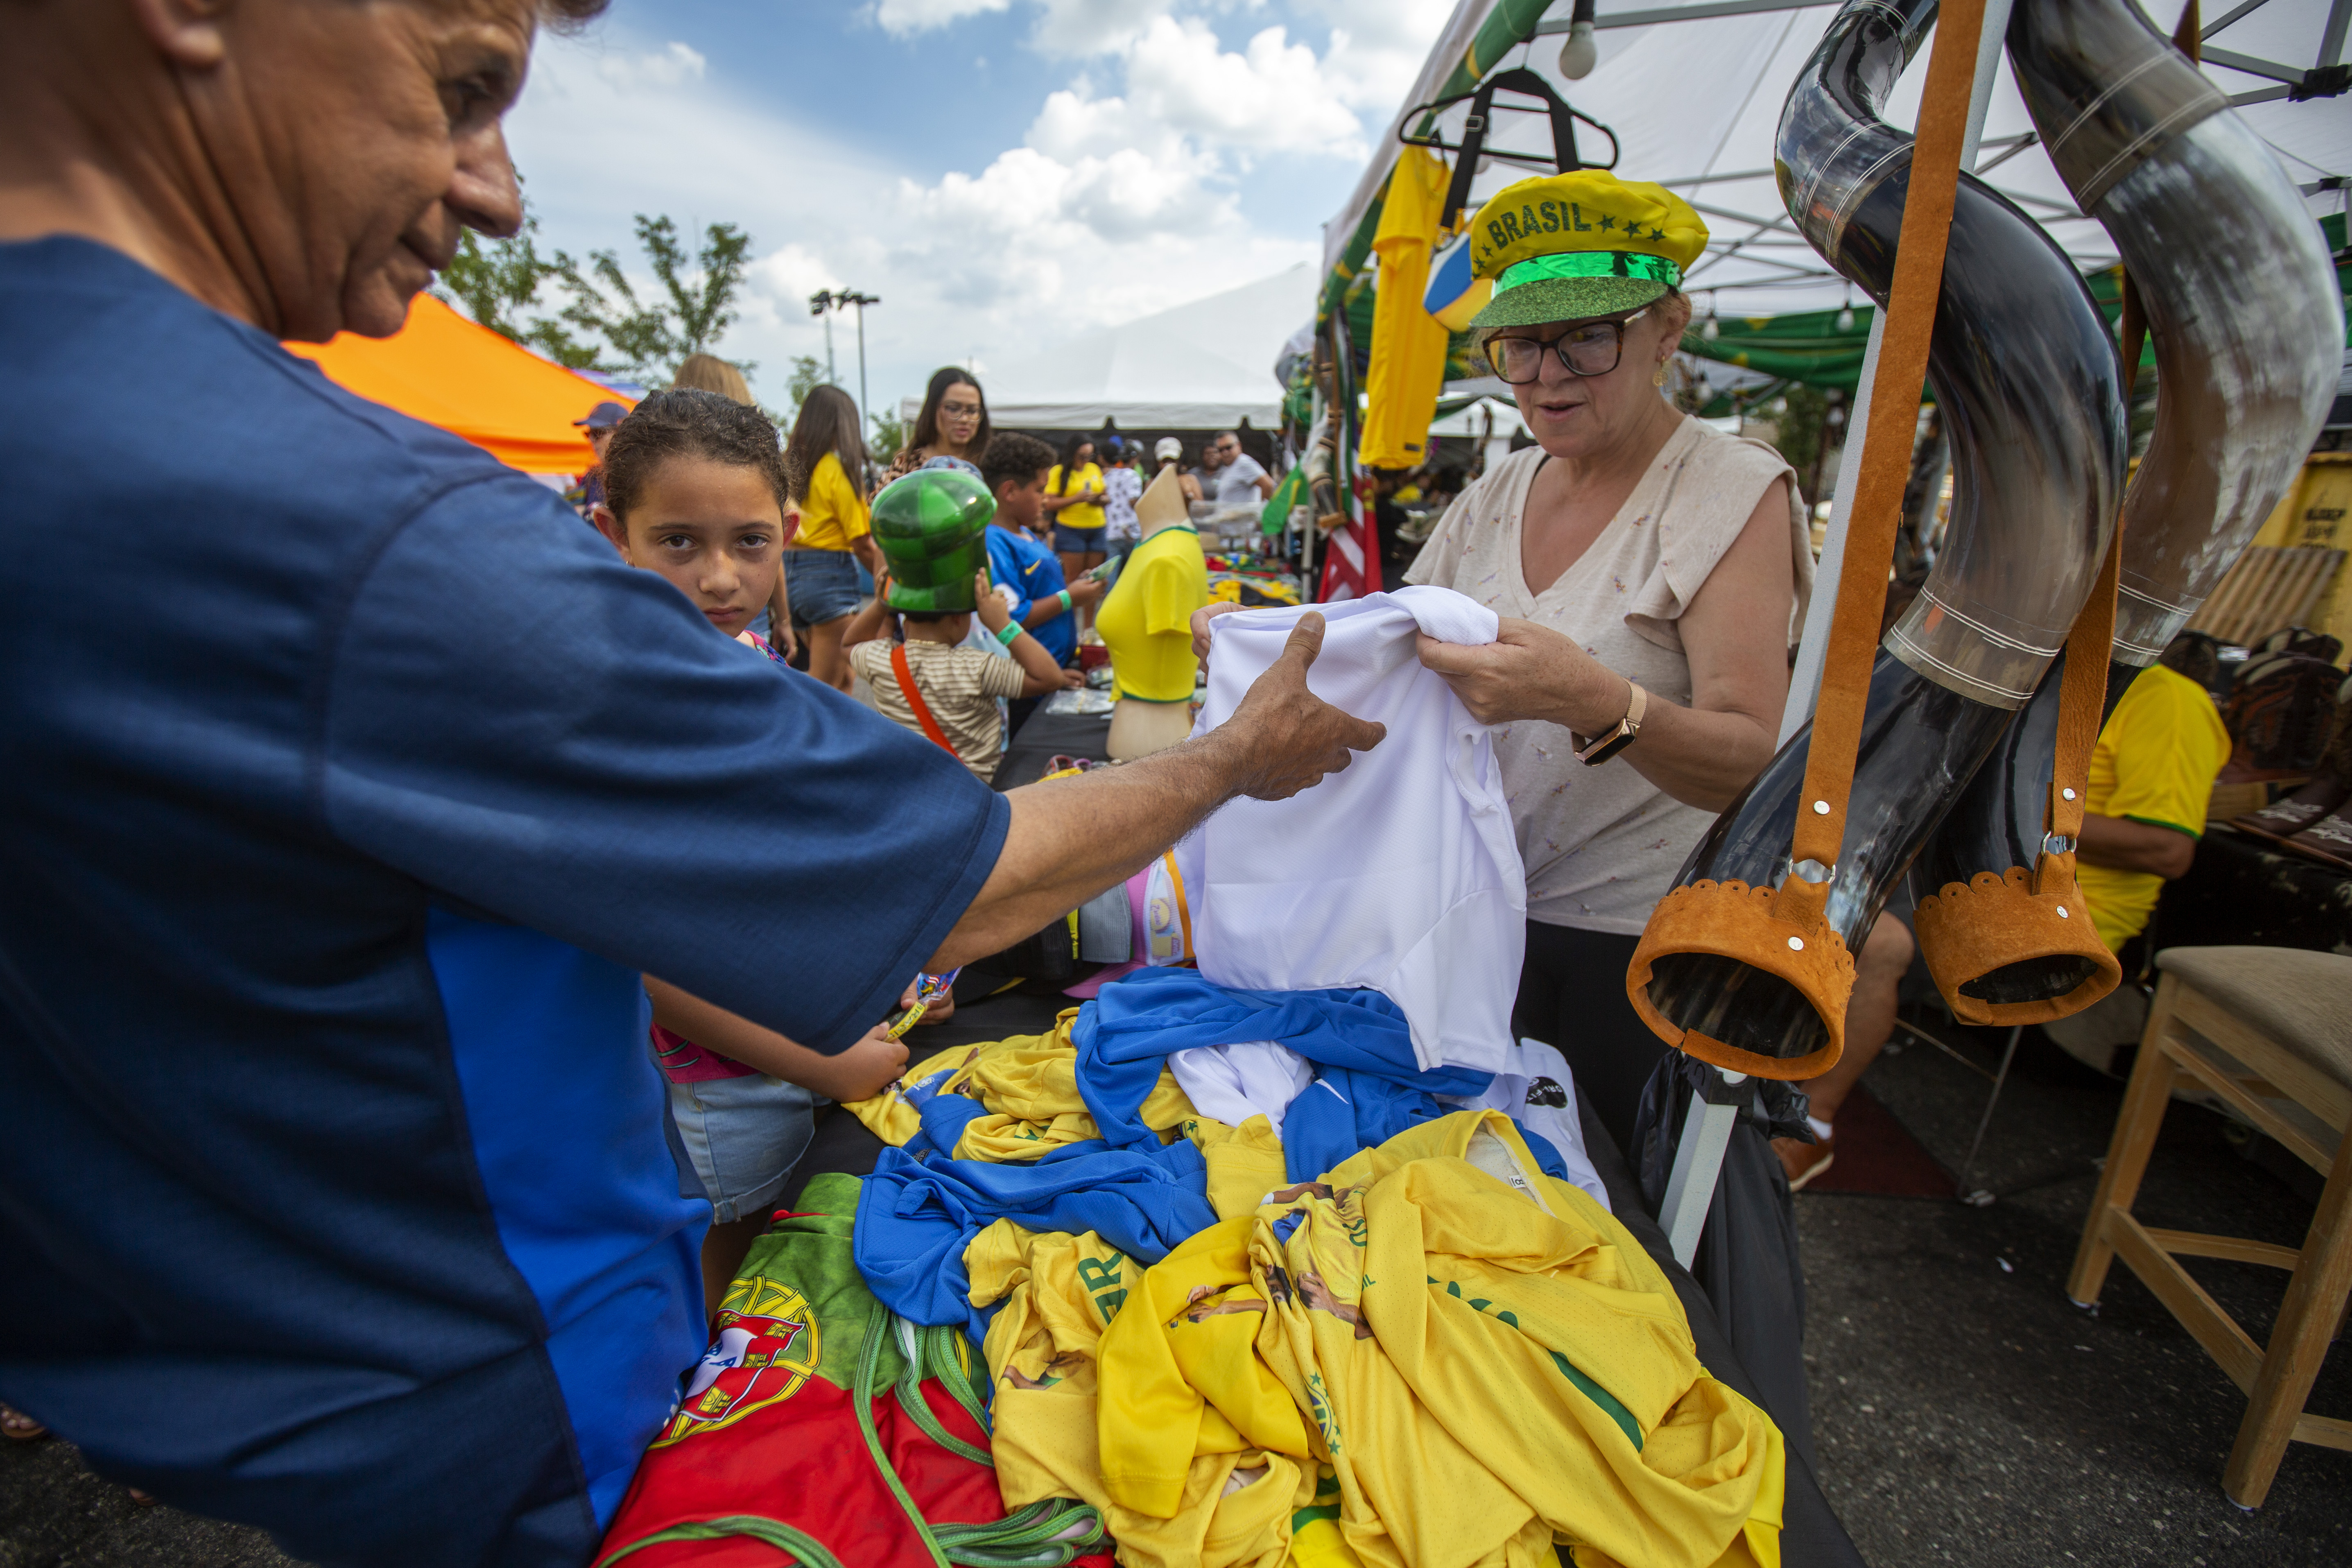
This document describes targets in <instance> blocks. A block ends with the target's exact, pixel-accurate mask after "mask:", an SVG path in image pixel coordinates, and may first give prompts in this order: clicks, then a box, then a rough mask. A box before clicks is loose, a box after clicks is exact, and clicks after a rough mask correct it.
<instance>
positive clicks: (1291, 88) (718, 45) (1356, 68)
mask: <svg viewBox="0 0 2352 1568" xmlns="http://www.w3.org/2000/svg"><path fill="white" fill-rule="evenodd" d="M1452 9H1453V6H1452V4H1451V0H868V3H866V4H862V5H861V4H838V5H835V4H820V3H817V0H661V3H660V4H655V3H653V0H616V3H615V4H614V5H613V7H612V9H611V11H610V12H608V13H607V15H606V16H605V17H604V20H603V21H601V22H599V23H597V24H596V25H595V26H593V28H592V29H591V30H590V31H589V32H588V33H587V34H586V36H584V37H577V38H546V39H543V40H542V41H541V45H540V47H539V49H538V51H537V54H536V57H535V58H534V61H533V66H532V73H531V79H530V86H529V87H528V89H526V91H525V92H524V95H523V98H522V101H521V103H520V105H519V106H518V108H517V109H516V110H515V111H514V112H513V114H512V115H511V116H509V121H508V127H509V138H510V140H511V142H512V145H513V148H514V153H515V161H516V163H517V165H518V166H519V167H520V169H521V171H522V174H523V177H524V180H525V182H526V188H527V190H528V193H529V195H530V201H531V205H532V207H533V209H534V211H535V212H536V213H537V214H538V215H539V217H540V220H541V227H542V231H543V233H544V236H545V237H546V238H548V239H549V240H551V242H552V243H554V244H556V245H559V246H562V247H565V248H567V249H570V250H572V252H574V253H575V254H577V253H579V252H581V251H583V250H586V249H590V248H596V247H608V246H609V247H619V248H620V249H621V251H622V253H623V257H624V259H625V261H626V260H628V259H630V258H631V257H632V255H633V241H632V239H631V237H630V227H629V223H630V216H631V215H632V214H633V213H638V212H645V213H667V214H668V215H670V216H673V217H675V218H676V219H677V221H678V223H679V224H680V226H694V227H699V226H701V225H703V224H706V223H710V222H731V223H736V224H740V225H741V226H743V227H744V228H745V229H747V230H748V231H749V232H750V233H751V236H752V237H753V241H754V247H753V250H754V255H755V256H756V257H757V258H758V259H757V262H756V264H755V265H754V267H753V268H752V271H751V280H750V283H749V286H748V288H747V289H746V293H745V298H744V300H743V301H742V306H741V309H742V320H741V321H740V322H739V323H738V324H737V326H736V327H735V329H734V330H733V331H732V333H731V334H730V336H729V337H728V338H727V340H726V341H725V342H724V343H723V344H722V345H721V347H722V351H723V352H724V353H727V354H728V355H729V356H730V357H731V358H738V359H749V360H756V361H758V362H759V364H758V367H757V369H755V370H754V371H753V373H752V379H753V383H754V384H755V386H756V387H758V388H759V389H760V390H761V394H762V395H763V398H764V400H766V401H768V402H770V403H771V404H781V403H782V401H783V396H782V389H783V381H784V376H785V374H786V373H787V371H788V368H789V361H790V359H791V358H792V356H793V355H794V354H801V353H814V354H818V355H822V354H823V353H824V335H823V329H822V327H821V326H820V325H819V324H818V323H816V322H815V321H813V320H812V319H811V318H810V316H809V313H808V307H807V304H806V300H807V297H808V296H809V295H810V294H811V293H813V292H814V291H815V290H816V289H823V288H828V287H830V288H843V287H851V288H857V289H864V290H865V291H866V292H867V293H870V294H876V295H879V296H880V297H881V299H882V300H883V303H882V304H881V305H880V306H878V307H877V308H875V309H874V310H871V311H869V312H868V314H867V318H866V353H867V360H868V364H869V367H870V371H871V375H872V400H873V403H874V405H876V406H877V407H887V406H888V405H890V404H891V403H892V402H894V401H895V400H896V399H897V398H898V397H899V396H900V395H906V394H910V393H914V392H918V391H919V390H920V388H921V385H922V381H923V378H924V377H925V376H926V375H927V374H929V372H930V371H931V370H932V369H933V368H935V367H936V366H938V365H940V364H941V363H947V362H949V361H959V362H964V361H975V360H976V361H977V362H978V363H979V364H980V365H981V366H982V369H983V370H985V368H986V366H987V365H988V364H989V363H990V362H991V361H994V362H996V363H1010V362H1011V361H1013V360H1014V359H1017V358H1020V357H1022V356H1024V354H1026V353H1031V352H1034V351H1035V350H1037V349H1039V348H1043V347H1046V346H1049V345H1050V344H1052V343H1053V342H1055V340H1057V339H1059V338H1063V337H1066V336H1068V335H1070V334H1072V333H1074V332H1076V331H1083V330H1085V329H1087V328H1088V327H1094V326H1098V325H1102V324H1106V323H1108V322H1114V321H1124V320H1127V319H1129V318H1131V317H1134V316H1138V315H1141V314H1145V313H1147V312H1149V311H1150V310H1157V309H1160V308H1162V307H1165V306H1169V305H1174V304H1179V303H1181V302H1183V301H1185V300H1193V299H1198V298H1200V297H1202V296H1203V295H1206V294H1212V293H1214V292H1217V291H1218V290H1220V289H1228V288H1232V287H1234V286H1235V285H1238V284H1241V283H1245V282H1249V281H1252V280H1254V279H1259V278H1263V277H1265V276H1267V275H1268V274H1270V273H1274V272H1276V271H1279V270H1281V269H1282V268H1286V267H1288V266H1290V265H1292V264H1294V263H1297V262H1299V261H1302V260H1310V259H1315V258H1318V257H1319V254H1320V234H1321V224H1322V221H1323V220H1324V218H1326V217H1327V216H1329V215H1330V214H1331V213H1332V212H1333V211H1334V210H1336V209H1337V208H1338V207H1339V205H1340V204H1341V203H1342V202H1343V201H1344V200H1345V199H1346V197H1347V195H1348V193H1349V189H1350V188H1351V187H1352V186H1353V184H1354V183H1355V181H1356V178H1357V176H1358V175H1359V174H1360V172H1361V170H1362V168H1363V165H1364V162H1365V160H1366V158H1367V156H1368V155H1369V152H1370V143H1371V142H1373V141H1374V140H1376V139H1377V138H1378V137H1379V136H1380V135H1381V132H1382V131H1383V130H1384V129H1385V127H1386V125H1387V123H1388V121H1389V119H1390V117H1391V115H1392V114H1393V113H1394V112H1395V110H1396V109H1397V107H1398V104H1399V102H1400V100H1402V97H1403V95H1404V93H1405V92H1406V91H1407V89H1410V87H1411V86H1412V78H1413V75H1414V73H1415V71H1416V70H1417V69H1418V68H1419V66H1420V64H1421V60H1422V58H1423V55H1424V54H1425V53H1426V52H1427V50H1428V48H1429V46H1430V42H1431V40H1432V39H1433V37H1435V36H1436V34H1437V32H1438V30H1439V28H1440V27H1441V26H1443V25H1444V20H1445V18H1446V16H1447V15H1448V14H1449V13H1450V12H1451V11H1452ZM848 328H849V321H848V319H847V318H844V319H843V321H841V322H840V323H839V325H838V326H837V327H836V329H835V330H836V333H837V337H836V346H835V353H836V363H837V364H838V367H839V370H840V373H841V376H842V379H843V380H844V381H845V383H848V384H850V385H851V386H852V388H853V390H854V389H855V384H856V350H855V338H854V336H853V335H852V333H851V332H850V331H849V330H848Z"/></svg>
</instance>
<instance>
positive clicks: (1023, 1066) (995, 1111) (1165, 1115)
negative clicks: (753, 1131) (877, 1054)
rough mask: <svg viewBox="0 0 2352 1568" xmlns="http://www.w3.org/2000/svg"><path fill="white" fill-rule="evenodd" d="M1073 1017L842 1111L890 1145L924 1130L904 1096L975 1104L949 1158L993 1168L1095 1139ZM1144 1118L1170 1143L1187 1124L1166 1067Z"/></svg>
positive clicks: (926, 1068) (966, 1050)
mask: <svg viewBox="0 0 2352 1568" xmlns="http://www.w3.org/2000/svg"><path fill="white" fill-rule="evenodd" d="M1077 1018H1078V1010H1077V1009H1076V1007H1070V1008H1066V1009H1064V1011H1063V1012H1062V1014H1061V1015H1060V1016H1058V1017H1057V1018H1055V1021H1054V1027H1053V1029H1052V1031H1051V1032H1050V1033H1047V1034H1043V1035H1015V1036H1013V1037H1011V1038H1009V1039H1003V1040H992V1041H990V1042H989V1043H988V1044H986V1045H980V1046H964V1047H959V1048H957V1049H954V1050H948V1051H942V1052H940V1054H939V1055H938V1056H935V1057H933V1058H930V1059H929V1061H927V1062H924V1063H923V1064H922V1065H921V1066H919V1067H918V1068H916V1069H915V1070H914V1071H912V1072H910V1073H908V1075H907V1076H906V1077H905V1078H903V1079H899V1080H898V1082H897V1083H894V1084H892V1085H891V1086H890V1087H889V1088H887V1089H884V1090H883V1091H882V1092H881V1093H880V1094H877V1095H876V1096H874V1097H873V1098H872V1099H871V1100H851V1101H849V1102H847V1103H846V1104H845V1106H844V1107H843V1109H844V1110H847V1111H849V1112H850V1114H852V1115H854V1116H856V1118H857V1120H858V1121H863V1122H864V1123H866V1128H867V1130H868V1131H871V1132H872V1133H873V1134H874V1135H875V1136H876V1137H877V1138H879V1139H881V1140H882V1142H885V1143H888V1144H890V1145H892V1146H893V1147H896V1146H897V1145H898V1144H901V1143H904V1142H907V1141H908V1139H910V1138H912V1137H914V1135H915V1134H916V1133H918V1132H919V1131H922V1130H923V1119H922V1116H921V1114H920V1113H919V1112H918V1111H917V1110H916V1109H915V1107H914V1104H913V1103H912V1102H911V1101H910V1100H908V1098H907V1096H908V1090H910V1089H921V1088H924V1087H927V1086H933V1085H936V1086H937V1088H938V1091H939V1092H940V1093H941V1094H960V1095H961V1096H963V1097H964V1098H965V1099H967V1100H978V1101H979V1102H980V1103H981V1105H982V1107H984V1108H985V1109H986V1110H987V1111H988V1113H989V1114H987V1115H985V1116H982V1117H980V1118H978V1119H976V1120H975V1121H973V1122H972V1123H971V1125H970V1126H969V1127H967V1128H965V1129H964V1132H963V1136H962V1137H961V1139H959V1140H957V1142H956V1146H955V1147H954V1148H953V1149H950V1150H949V1151H948V1155H949V1158H950V1159H956V1160H985V1161H987V1162H989V1163H992V1164H1001V1165H1002V1164H1020V1163H1025V1162H1027V1161H1031V1160H1035V1159H1038V1158H1041V1157H1042V1156H1044V1155H1045V1153H1047V1152H1049V1151H1051V1150H1054V1149H1056V1148H1059V1147H1060V1146H1061V1145H1063V1144H1065V1143H1083V1142H1086V1141H1087V1139H1089V1138H1099V1137H1101V1136H1102V1132H1101V1131H1100V1130H1099V1129H1097V1127H1096V1126H1095V1119H1094V1118H1093V1117H1092V1116H1091V1115H1089V1114H1087V1102H1086V1100H1084V1099H1082V1098H1081V1097H1080V1096H1079V1094H1078V1049H1077V1047H1076V1046H1074V1045H1072V1044H1071V1043H1070V1027H1071V1026H1072V1025H1074V1024H1076V1022H1077ZM1142 1116H1143V1124H1144V1125H1145V1126H1146V1127H1149V1128H1150V1129H1151V1130H1152V1131H1155V1132H1158V1133H1159V1134H1160V1136H1161V1138H1162V1139H1163V1140H1164V1141H1166V1142H1174V1141H1175V1140H1176V1138H1177V1137H1178V1136H1179V1135H1180V1134H1181V1131H1182V1129H1183V1126H1184V1123H1185V1122H1186V1121H1191V1120H1192V1101H1191V1100H1187V1099H1186V1098H1185V1097H1184V1091H1183V1090H1182V1089H1179V1088H1178V1087H1177V1086H1176V1079H1175V1075H1174V1074H1172V1073H1171V1072H1170V1071H1169V1070H1168V1069H1167V1068H1160V1082H1159V1083H1158V1084H1157V1085H1155V1086H1154V1087H1153V1089H1152V1090H1151V1092H1150V1094H1149V1095H1147V1096H1145V1098H1144V1101H1143V1111H1142Z"/></svg>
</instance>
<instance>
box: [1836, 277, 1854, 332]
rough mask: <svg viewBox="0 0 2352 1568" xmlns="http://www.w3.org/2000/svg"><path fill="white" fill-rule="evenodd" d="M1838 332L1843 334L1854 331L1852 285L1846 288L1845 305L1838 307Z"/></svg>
mask: <svg viewBox="0 0 2352 1568" xmlns="http://www.w3.org/2000/svg"><path fill="white" fill-rule="evenodd" d="M1837 330H1838V331H1841V332H1850V331H1853V284H1851V283H1849V284H1847V285H1846V286H1845V303H1844V304H1843V305H1841V306H1839V307H1838V313H1837Z"/></svg>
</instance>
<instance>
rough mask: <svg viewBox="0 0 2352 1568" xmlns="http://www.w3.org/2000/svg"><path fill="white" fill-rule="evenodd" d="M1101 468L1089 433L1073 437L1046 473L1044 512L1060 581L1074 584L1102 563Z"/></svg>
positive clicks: (1103, 526) (1103, 528) (1103, 523)
mask: <svg viewBox="0 0 2352 1568" xmlns="http://www.w3.org/2000/svg"><path fill="white" fill-rule="evenodd" d="M1102 502H1103V471H1102V469H1101V468H1100V467H1098V466H1097V464H1096V462H1095V441H1094V437H1091V436H1074V437H1071V438H1070V444H1069V445H1068V446H1067V447H1064V448H1063V451H1062V460H1061V462H1060V463H1058V464H1056V465H1055V468H1054V470H1053V472H1051V473H1049V474H1047V475H1046V476H1045V515H1046V516H1047V517H1049V518H1051V519H1053V521H1054V548H1055V550H1056V551H1058V552H1060V553H1061V557H1062V580H1063V581H1064V582H1066V583H1075V582H1076V581H1077V580H1078V577H1079V575H1080V574H1082V573H1085V572H1088V571H1091V570H1092V569H1093V568H1095V567H1097V566H1099V565H1101V564H1102V563H1103V551H1104V549H1105V545H1104V542H1103V534H1104V531H1105V529H1106V526H1107V525H1106V523H1105V521H1104V518H1103V509H1102Z"/></svg>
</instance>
